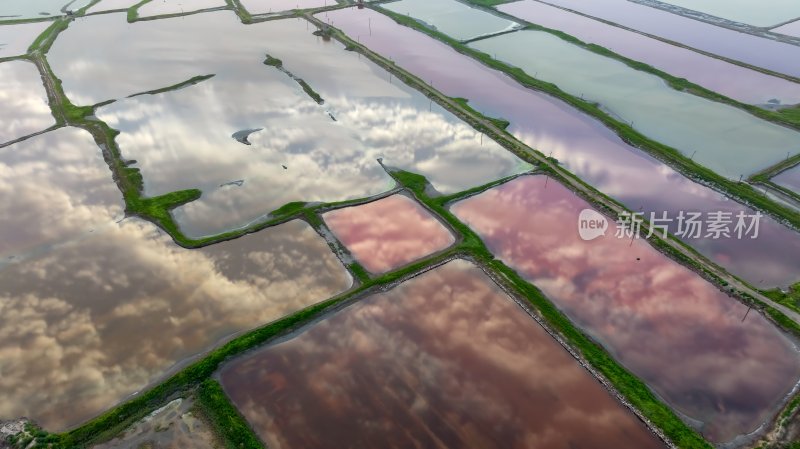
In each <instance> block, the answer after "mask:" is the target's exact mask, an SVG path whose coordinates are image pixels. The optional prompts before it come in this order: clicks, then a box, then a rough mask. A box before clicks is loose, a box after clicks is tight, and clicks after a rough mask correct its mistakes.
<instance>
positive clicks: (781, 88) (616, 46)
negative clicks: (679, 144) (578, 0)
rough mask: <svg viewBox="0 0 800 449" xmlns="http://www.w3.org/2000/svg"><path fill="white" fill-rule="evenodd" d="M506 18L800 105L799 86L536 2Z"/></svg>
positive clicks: (740, 92)
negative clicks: (512, 18) (510, 17)
mask: <svg viewBox="0 0 800 449" xmlns="http://www.w3.org/2000/svg"><path fill="white" fill-rule="evenodd" d="M497 8H498V9H499V10H500V11H502V12H504V13H507V14H510V15H512V16H515V17H519V18H521V19H524V20H527V21H529V22H531V23H535V24H537V25H541V26H544V27H547V28H552V29H556V30H560V31H563V32H565V33H567V34H571V35H572V36H575V37H577V38H578V39H581V40H582V41H584V42H587V43H593V44H597V45H601V46H603V47H606V48H608V49H610V50H612V51H614V52H616V53H617V54H620V55H622V56H625V57H628V58H631V59H633V60H636V61H641V62H644V63H646V64H649V65H651V66H653V67H655V68H657V69H659V70H662V71H664V72H667V73H669V74H670V75H674V76H677V77H680V78H686V79H688V80H689V81H691V82H693V83H695V84H698V85H700V86H703V87H705V88H707V89H710V90H713V91H715V92H719V93H721V94H723V95H726V96H728V97H730V98H733V99H736V100H739V101H741V102H744V103H750V104H761V105H763V104H766V103H767V102H769V101H770V100H773V101H774V100H778V101H779V102H780V103H782V104H797V103H800V84H797V83H793V82H791V81H788V80H785V79H783V78H779V77H777V76H771V75H767V74H764V73H761V72H758V71H755V70H751V69H748V68H745V67H742V66H739V65H736V64H732V63H729V62H725V61H722V60H720V59H717V58H712V57H710V56H705V55H702V54H700V53H697V52H695V51H692V50H689V49H686V48H683V47H679V46H677V45H671V44H667V43H666V42H663V41H660V40H658V39H653V38H651V37H647V36H644V35H642V34H640V33H636V32H634V31H629V30H625V29H623V28H620V27H616V26H613V25H609V24H606V23H603V22H601V21H598V20H594V19H590V18H588V17H585V16H582V15H580V14H575V13H571V12H569V11H565V10H563V9H561V8H556V7H554V6H550V5H547V4H545V3H541V2H538V1H535V0H523V1H517V2H513V3H507V4H502V5H498V6H497Z"/></svg>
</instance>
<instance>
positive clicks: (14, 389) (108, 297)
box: [0, 219, 351, 431]
mask: <svg viewBox="0 0 800 449" xmlns="http://www.w3.org/2000/svg"><path fill="white" fill-rule="evenodd" d="M350 285H351V278H350V276H349V275H348V274H347V272H346V271H345V269H344V268H343V267H342V266H341V264H340V263H339V261H338V259H336V257H335V256H334V255H333V254H332V253H331V252H330V250H329V248H328V246H327V244H326V243H325V241H324V240H323V239H322V238H321V237H320V236H319V235H318V234H317V233H316V232H315V231H314V230H313V229H311V227H310V226H308V225H307V224H305V223H303V222H296V221H295V222H289V223H286V224H283V225H280V226H277V227H274V228H270V229H267V230H264V231H262V232H258V233H256V234H250V235H248V236H245V237H242V238H240V239H237V240H233V241H229V242H225V243H219V244H217V245H214V246H212V247H208V248H204V249H200V250H186V249H183V248H180V247H178V246H177V245H175V244H174V243H173V242H172V240H171V239H170V238H169V237H167V236H166V235H164V234H163V233H162V232H160V231H159V230H158V229H157V228H155V226H153V225H151V224H150V223H146V222H142V221H139V220H136V219H126V220H124V221H123V222H122V223H120V224H115V223H111V224H109V225H107V226H105V227H104V228H103V229H102V230H96V232H94V233H93V234H92V235H90V236H87V237H86V238H84V239H81V240H74V241H71V242H68V243H65V244H63V245H60V246H58V247H57V248H54V249H53V250H52V251H49V252H47V253H45V254H41V255H38V256H37V257H30V258H28V259H25V260H24V261H22V262H20V263H14V264H9V265H6V266H5V267H3V268H2V269H0V372H2V373H3V376H2V379H1V380H0V419H7V418H12V417H18V416H27V417H29V418H31V419H34V420H36V421H37V422H39V423H40V424H42V425H43V426H45V428H46V429H48V430H50V431H58V430H63V429H65V428H67V427H70V426H74V425H77V424H79V423H81V422H83V421H85V420H86V419H88V418H90V417H92V416H94V415H96V414H98V413H100V412H102V411H103V410H105V409H107V408H109V407H111V406H113V405H114V404H116V403H117V402H118V401H120V400H122V399H123V398H125V397H127V396H128V395H130V394H132V393H134V392H136V391H140V390H141V389H142V388H144V387H145V386H146V385H148V384H149V383H150V382H153V381H156V380H159V379H162V378H163V376H164V375H165V374H166V373H167V372H168V371H169V370H170V368H171V367H173V366H174V365H175V364H176V363H178V362H180V361H182V360H186V359H187V358H188V357H192V356H194V355H197V354H199V353H201V352H203V351H205V350H208V349H210V348H212V347H213V346H215V345H216V344H218V342H219V341H220V340H221V339H224V338H225V337H227V336H229V335H231V334H233V333H236V332H241V331H244V330H247V329H251V328H253V327H256V326H259V325H262V324H265V323H267V322H269V321H271V320H275V319H277V318H279V317H281V316H283V315H285V314H288V313H291V312H293V311H296V310H298V309H300V308H302V307H305V306H308V305H310V304H313V303H316V302H318V301H321V300H324V299H326V298H328V297H330V296H332V295H334V294H336V293H338V292H341V291H343V290H345V289H347V288H348V287H349V286H350Z"/></svg>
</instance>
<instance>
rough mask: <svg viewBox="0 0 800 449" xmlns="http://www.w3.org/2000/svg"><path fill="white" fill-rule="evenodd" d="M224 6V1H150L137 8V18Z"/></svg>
mask: <svg viewBox="0 0 800 449" xmlns="http://www.w3.org/2000/svg"><path fill="white" fill-rule="evenodd" d="M220 6H226V3H225V0H151V1H150V2H149V3H146V4H145V5H143V6H142V7H140V8H139V17H148V16H160V15H162V14H181V13H185V12H192V11H199V10H201V9H208V8H217V7H220Z"/></svg>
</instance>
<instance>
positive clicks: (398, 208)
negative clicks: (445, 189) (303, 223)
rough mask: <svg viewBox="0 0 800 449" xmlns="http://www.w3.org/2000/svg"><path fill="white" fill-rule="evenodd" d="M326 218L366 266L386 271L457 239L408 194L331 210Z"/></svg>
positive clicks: (369, 268) (324, 216)
mask: <svg viewBox="0 0 800 449" xmlns="http://www.w3.org/2000/svg"><path fill="white" fill-rule="evenodd" d="M323 219H324V220H325V223H326V224H327V225H328V227H329V228H330V229H331V231H333V233H334V235H336V237H337V238H338V239H339V241H341V242H342V244H344V246H345V247H346V248H347V249H348V250H349V251H350V253H351V254H352V255H353V256H354V257H355V258H356V260H358V261H359V262H360V263H361V264H362V265H364V268H366V269H367V270H368V271H370V272H372V273H384V272H387V271H389V270H392V269H395V268H398V267H401V266H403V265H405V264H407V263H409V262H412V261H414V260H417V259H420V258H422V257H424V256H427V255H429V254H432V253H435V252H437V251H441V250H443V249H445V248H447V247H448V246H450V245H452V244H453V242H455V238H454V237H453V235H452V234H451V233H450V232H449V231H448V230H447V228H446V227H444V225H443V224H442V223H440V222H439V221H438V220H437V219H436V218H435V217H433V216H432V215H431V214H430V213H429V212H428V211H427V210H426V209H425V208H424V207H422V206H421V205H419V204H418V203H417V202H416V201H414V200H413V199H411V198H409V197H407V196H405V195H392V196H390V197H388V198H383V199H380V200H378V201H373V202H371V203H368V204H364V205H361V206H354V207H348V208H344V209H338V210H334V211H331V212H328V213H326V214H324V215H323Z"/></svg>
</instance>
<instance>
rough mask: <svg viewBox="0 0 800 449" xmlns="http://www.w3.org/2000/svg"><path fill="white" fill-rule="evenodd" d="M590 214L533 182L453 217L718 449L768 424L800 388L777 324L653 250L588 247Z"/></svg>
mask: <svg viewBox="0 0 800 449" xmlns="http://www.w3.org/2000/svg"><path fill="white" fill-rule="evenodd" d="M587 208H589V205H588V204H587V203H586V202H585V201H583V200H582V199H580V198H578V197H576V196H575V195H574V194H573V193H572V192H571V191H570V190H568V189H566V188H565V187H563V186H561V185H560V184H558V183H556V182H554V181H553V180H552V179H551V180H549V182H547V180H546V178H545V177H544V176H523V177H520V178H517V179H516V180H514V181H511V182H509V183H507V184H504V185H502V186H499V187H496V188H493V189H491V190H489V191H487V192H484V193H482V194H480V195H478V196H475V197H472V198H469V199H467V200H464V201H462V202H460V203H457V204H455V205H454V206H453V207H452V211H453V212H454V213H455V214H456V216H458V217H459V218H460V219H462V220H463V221H464V222H466V223H467V224H468V225H469V226H470V227H471V228H473V229H474V230H475V231H476V232H477V233H478V234H479V235H480V236H481V237H482V238H483V240H484V242H485V243H486V244H487V246H488V247H489V249H490V250H491V251H492V253H493V254H495V255H496V256H497V257H498V258H499V259H501V260H503V261H504V262H505V263H507V264H509V265H510V266H511V267H512V268H514V269H515V270H517V271H518V272H519V273H520V274H521V275H522V276H523V277H525V278H527V279H529V280H530V281H531V282H533V283H534V284H535V285H536V286H537V287H539V288H540V289H542V291H543V292H544V293H545V295H547V297H548V298H550V299H551V300H552V301H553V302H554V303H555V304H556V305H557V306H558V307H559V308H560V309H561V310H563V311H564V312H565V313H566V314H567V315H568V316H569V317H570V318H571V319H572V320H573V322H575V323H577V325H578V326H580V327H582V328H583V329H585V330H586V331H587V332H588V333H589V334H590V335H591V336H592V337H594V338H595V339H597V340H598V341H599V342H601V343H602V344H603V346H605V347H606V348H607V349H608V350H609V351H610V352H611V353H612V354H613V355H614V357H615V358H616V359H617V360H619V361H621V362H622V364H623V365H625V366H626V367H627V368H628V369H630V370H631V371H632V372H633V373H634V374H636V375H638V376H639V377H640V378H642V379H643V380H644V381H645V382H647V383H648V384H649V385H650V386H651V388H652V389H653V390H654V391H655V392H657V393H658V394H659V396H661V397H662V398H663V399H664V400H665V401H666V402H667V403H668V404H670V405H671V406H672V407H674V408H675V409H677V410H678V411H679V412H680V413H682V414H684V415H686V416H688V418H689V420H690V422H697V424H695V426H696V427H698V428H699V430H701V432H702V434H703V435H704V436H705V437H706V438H708V439H709V440H711V441H713V442H718V443H722V442H729V441H731V440H733V439H734V438H736V437H737V436H741V435H744V434H747V433H750V432H752V431H754V430H756V429H757V428H758V427H759V426H760V425H761V424H762V423H763V422H764V421H766V420H767V419H769V418H770V417H771V416H772V414H773V413H774V412H776V409H777V407H778V406H779V404H781V402H782V401H783V400H784V399H785V397H786V395H787V394H788V393H789V392H790V391H791V390H792V389H793V387H794V385H795V384H796V383H797V381H798V378H800V353H798V351H797V348H796V347H795V345H794V344H793V343H792V342H790V341H789V340H788V338H787V337H785V336H784V335H783V334H782V333H781V332H780V331H779V330H778V329H777V328H776V327H775V326H774V325H773V324H772V323H770V322H769V321H767V320H766V319H765V318H764V317H763V316H762V315H761V314H759V313H757V312H749V311H748V308H747V307H746V306H744V305H743V304H741V303H740V302H738V301H736V300H735V299H733V298H730V297H728V296H726V295H725V294H724V293H722V292H720V291H719V290H717V289H716V288H715V287H714V286H713V285H711V284H709V283H708V282H706V281H705V280H704V279H703V278H701V277H700V276H699V275H697V274H695V273H694V272H692V271H691V270H689V269H688V268H686V267H683V266H682V265H679V264H677V263H676V262H674V261H672V260H670V259H668V258H667V257H666V256H664V255H663V254H661V253H660V252H658V251H657V250H656V249H654V248H652V247H651V246H650V245H649V244H647V243H646V242H645V241H643V240H632V239H631V238H624V237H623V238H617V237H615V233H616V225H615V224H614V223H613V222H612V223H609V227H608V230H607V232H606V235H605V236H603V237H600V238H597V239H595V240H591V241H583V240H581V238H580V237H579V236H578V232H577V224H578V216H579V214H580V212H581V211H582V210H583V209H587Z"/></svg>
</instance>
